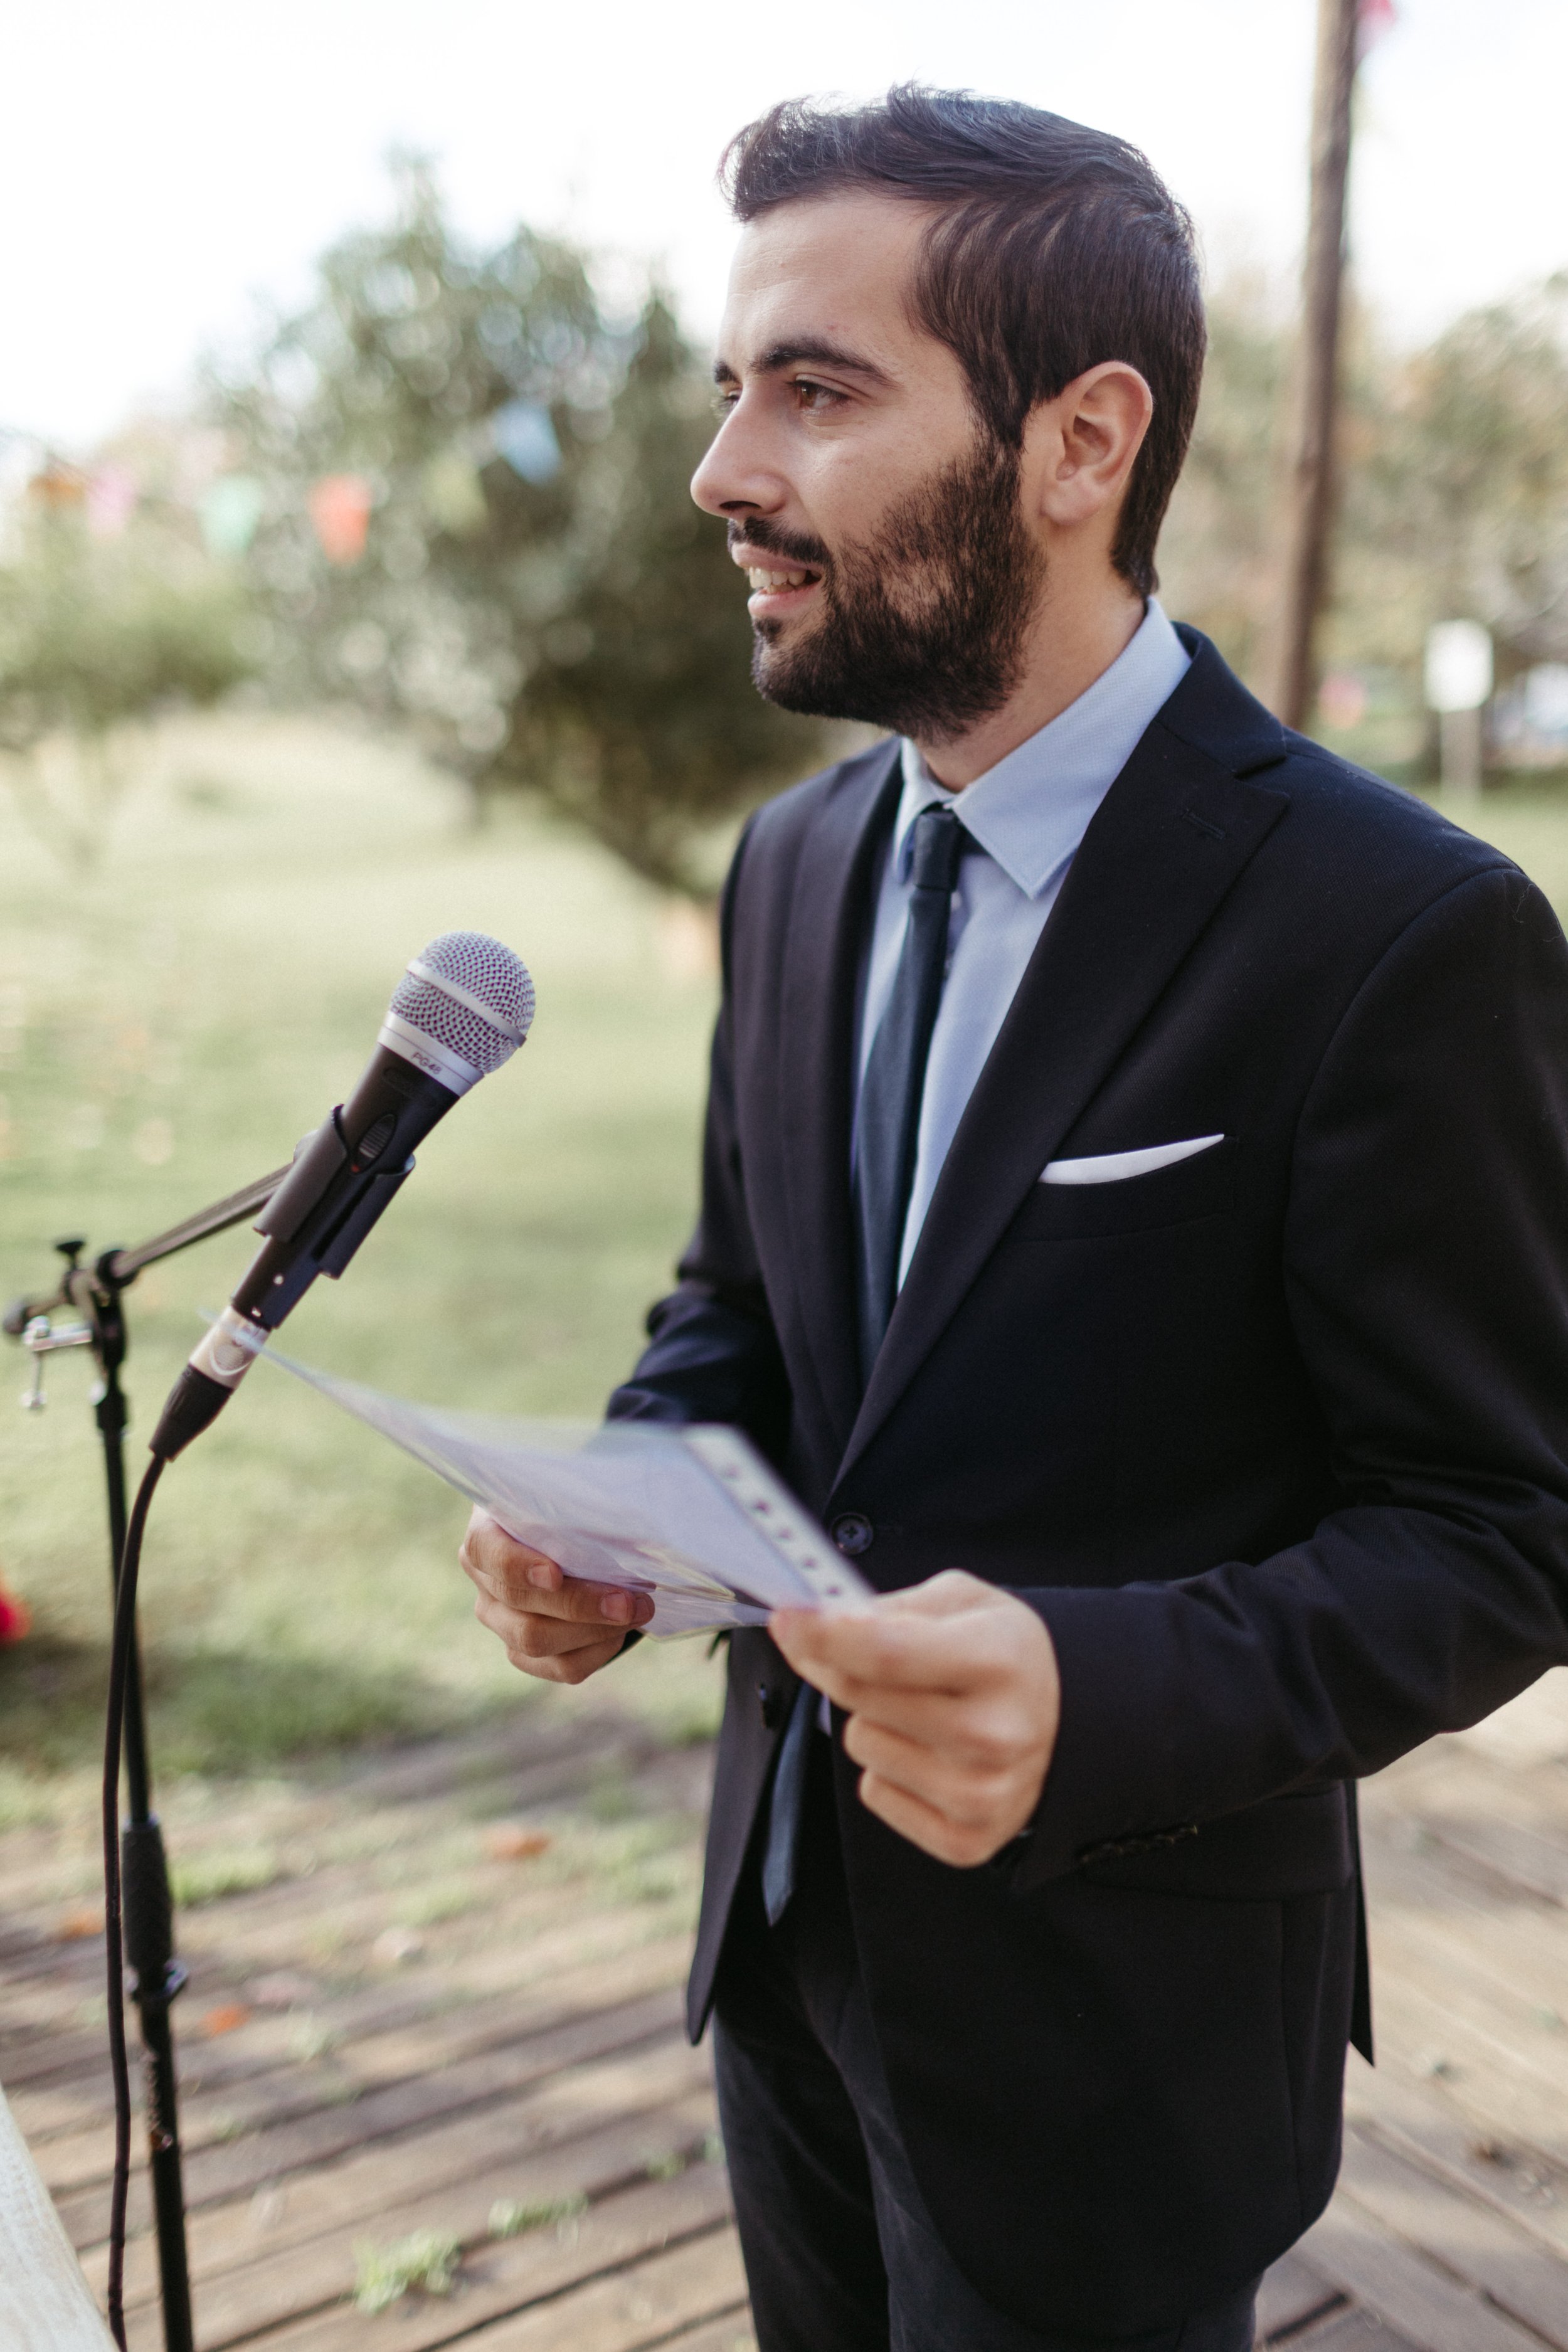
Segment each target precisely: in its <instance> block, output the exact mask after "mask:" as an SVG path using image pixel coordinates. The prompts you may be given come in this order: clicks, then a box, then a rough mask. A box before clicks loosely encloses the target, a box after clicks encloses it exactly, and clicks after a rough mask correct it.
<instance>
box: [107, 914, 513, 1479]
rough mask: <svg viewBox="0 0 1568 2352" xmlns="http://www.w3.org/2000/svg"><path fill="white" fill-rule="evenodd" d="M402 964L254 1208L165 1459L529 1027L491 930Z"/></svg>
mask: <svg viewBox="0 0 1568 2352" xmlns="http://www.w3.org/2000/svg"><path fill="white" fill-rule="evenodd" d="M408 975H409V976H408V978H406V979H405V981H404V982H402V984H401V985H400V986H399V988H398V990H397V992H396V994H395V996H394V998H393V1000H392V1005H391V1009H390V1010H389V1012H388V1013H387V1016H386V1019H385V1021H384V1023H383V1024H382V1028H381V1034H380V1037H379V1039H378V1041H377V1044H376V1049H375V1051H374V1054H373V1055H371V1058H370V1061H369V1063H368V1064H367V1066H366V1067H365V1070H364V1073H363V1076H362V1077H361V1079H360V1082H359V1084H358V1086H357V1087H355V1088H354V1091H353V1095H352V1097H350V1099H349V1100H348V1102H347V1103H340V1104H339V1105H338V1107H337V1108H335V1109H334V1110H333V1111H332V1112H331V1115H330V1117H329V1118H325V1119H324V1120H323V1121H322V1123H321V1126H320V1127H319V1128H317V1129H316V1130H315V1132H314V1133H313V1134H311V1135H308V1136H307V1137H306V1138H305V1139H304V1141H303V1142H302V1143H301V1144H300V1149H299V1150H298V1151H297V1152H296V1154H295V1157H294V1164H293V1166H292V1168H291V1169H290V1170H289V1173H288V1175H287V1176H286V1177H285V1178H284V1179H283V1181H282V1183H281V1184H279V1187H278V1190H277V1191H276V1192H274V1193H273V1195H272V1197H271V1199H270V1200H269V1201H268V1203H267V1205H266V1207H265V1209H264V1210H263V1211H262V1213H261V1215H260V1216H259V1217H258V1219H257V1221H256V1231H257V1232H258V1234H262V1235H263V1237H264V1238H263V1242H262V1246H261V1248H260V1249H259V1250H258V1252H257V1254H256V1255H255V1257H254V1258H253V1259H252V1260H251V1262H250V1265H249V1266H248V1267H247V1270H246V1273H245V1275H244V1276H243V1278H242V1280H241V1282H240V1284H239V1287H238V1288H237V1290H236V1292H235V1294H234V1296H233V1297H232V1298H231V1299H230V1301H229V1303H228V1305H227V1306H226V1307H225V1309H224V1311H223V1313H222V1314H221V1315H220V1316H219V1318H218V1319H217V1321H216V1323H215V1324H214V1325H213V1326H212V1328H211V1329H210V1330H209V1331H208V1332H207V1333H206V1335H205V1338H204V1339H202V1340H201V1342H200V1343H199V1345H198V1346H197V1347H196V1348H195V1350H194V1351H193V1353H192V1356H191V1359H190V1361H189V1363H188V1364H187V1365H186V1366H185V1369H184V1371H183V1372H182V1373H181V1375H180V1377H179V1379H178V1380H177V1381H175V1383H174V1388H173V1389H172V1390H171V1391H170V1393H169V1398H168V1402H167V1403H166V1404H165V1405H164V1407H163V1415H162V1417H161V1419H160V1420H159V1423H158V1426H157V1428H156V1429H155V1430H154V1432H153V1439H152V1450H153V1453H154V1454H156V1455H158V1456H159V1457H160V1459H162V1460H163V1461H172V1460H173V1459H174V1455H175V1454H179V1453H181V1452H183V1450H184V1447H185V1446H187V1445H188V1444H190V1442H191V1440H192V1439H193V1438H194V1437H196V1436H199V1435H200V1433H201V1432H202V1431H203V1430H204V1429H205V1428H207V1427H208V1426H209V1425H210V1423H212V1422H214V1421H216V1418H217V1415H218V1414H219V1413H220V1412H222V1410H223V1408H224V1406H225V1405H226V1403H227V1402H228V1400H229V1398H230V1396H231V1395H232V1394H233V1392H234V1391H235V1390H236V1389H237V1387H238V1385H239V1383H240V1381H242V1380H243V1379H244V1377H245V1375H246V1373H247V1371H248V1370H249V1369H250V1367H251V1365H252V1363H254V1361H255V1360H256V1358H257V1356H258V1354H259V1353H260V1351H261V1349H263V1348H264V1347H265V1346H266V1344H267V1340H268V1335H269V1334H270V1333H271V1332H273V1331H276V1330H277V1328H278V1327H279V1324H280V1323H281V1322H282V1321H283V1319H284V1318H285V1316H287V1315H288V1314H289V1312H290V1310H291V1309H292V1308H293V1307H295V1306H297V1305H298V1303H299V1301H300V1299H301V1298H302V1297H304V1295H305V1293H306V1291H307V1290H308V1289H309V1288H310V1285H311V1284H312V1283H313V1282H314V1281H315V1280H316V1279H317V1277H318V1276H321V1275H325V1276H327V1277H328V1279H329V1280H330V1281H334V1282H335V1281H336V1280H337V1278H338V1277H339V1276H340V1275H341V1274H342V1271H343V1269H344V1267H345V1266H346V1265H348V1264H349V1261H350V1259H351V1258H352V1257H353V1255H354V1253H355V1251H356V1250H357V1249H358V1248H359V1245H360V1244H361V1243H362V1242H363V1240H364V1238H365V1235H366V1234H368V1233H369V1232H370V1230H371V1228H372V1226H373V1225H374V1224H375V1223H376V1222H377V1220H378V1219H379V1218H380V1217H381V1215H382V1213H384V1210H385V1209H386V1207H387V1205H388V1203H389V1202H391V1200H392V1198H393V1196H394V1194H395V1192H396V1191H397V1189H398V1187H399V1185H401V1184H402V1183H403V1181H405V1178H406V1177H407V1176H408V1174H409V1172H410V1171H411V1170H412V1169H413V1166H414V1157H413V1155H414V1150H415V1147H416V1145H417V1144H419V1143H421V1142H423V1141H424V1139H425V1138H426V1135H428V1134H429V1132H430V1130H431V1129H432V1128H433V1127H434V1126H435V1125H436V1122H437V1119H440V1118H445V1116H446V1114H447V1111H449V1110H450V1109H451V1108H452V1105H453V1104H454V1103H455V1102H457V1101H458V1099H459V1097H461V1096H463V1095H465V1094H466V1093H467V1092H468V1089H469V1087H473V1086H475V1085H477V1084H478V1082H479V1079H480V1078H481V1077H483V1076H486V1075H487V1073H488V1072H489V1070H491V1069H496V1068H499V1067H500V1064H501V1063H502V1062H504V1061H506V1060H507V1059H509V1058H510V1055H512V1054H513V1053H514V1052H515V1051H516V1049H517V1047H518V1046H519V1045H521V1044H522V1042H523V1040H524V1038H525V1037H526V1036H527V1034H528V1029H529V1024H530V1023H531V1020H532V1017H533V984H532V982H531V980H530V979H529V976H528V972H527V970H526V968H525V967H524V966H523V964H522V963H521V961H519V959H518V958H517V957H516V956H514V955H513V954H512V953H511V952H510V949H507V948H503V947H501V946H500V943H499V942H498V941H496V940H486V939H482V938H480V937H479V936H478V935H476V934H474V933H471V932H462V931H459V932H452V933H448V934H447V935H446V937H444V938H442V939H439V940H434V941H433V942H432V944H431V945H430V946H429V947H428V948H426V950H425V953H424V955H423V956H422V957H418V958H416V960H415V961H414V962H413V963H411V964H410V965H409V967H408ZM459 975H460V976H459Z"/></svg>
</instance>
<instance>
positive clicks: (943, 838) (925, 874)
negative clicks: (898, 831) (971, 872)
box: [910, 801, 967, 897]
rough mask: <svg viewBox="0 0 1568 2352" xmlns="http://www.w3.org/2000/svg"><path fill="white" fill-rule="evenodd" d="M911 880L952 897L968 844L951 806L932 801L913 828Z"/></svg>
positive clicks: (917, 885) (921, 886) (923, 887)
mask: <svg viewBox="0 0 1568 2352" xmlns="http://www.w3.org/2000/svg"><path fill="white" fill-rule="evenodd" d="M966 846H967V844H966V841H965V837H964V831H963V825H962V824H960V823H959V821H958V819H957V817H956V816H954V814H953V813H952V810H951V809H950V808H945V807H944V806H943V805H942V802H941V801H933V802H932V803H931V806H930V808H927V809H921V813H920V814H919V816H917V817H916V819H915V821H914V824H912V825H911V826H910V881H911V882H912V883H913V885H914V887H915V888H916V889H917V890H941V891H942V892H943V893H944V895H946V896H948V897H951V896H952V886H953V884H954V883H955V882H956V881H957V879H958V866H959V860H960V859H961V858H962V856H963V852H964V849H965V847H966Z"/></svg>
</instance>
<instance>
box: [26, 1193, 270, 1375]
mask: <svg viewBox="0 0 1568 2352" xmlns="http://www.w3.org/2000/svg"><path fill="white" fill-rule="evenodd" d="M288 1173H289V1170H288V1169H287V1168H274V1169H273V1171H272V1172H271V1174H270V1175H269V1176H258V1178H257V1179H256V1181H255V1182H254V1183H250V1184H247V1185H245V1186H244V1187H243V1189H242V1190H241V1191H239V1192H230V1193H228V1194H226V1196H225V1198H224V1199H223V1200H221V1201H215V1202H213V1203H212V1206H211V1207H210V1208H207V1209H198V1210H197V1211H196V1212H195V1215H194V1216H189V1217H184V1218H182V1220H181V1222H180V1223H178V1224H177V1225H171V1226H170V1227H169V1228H168V1230H167V1232H166V1233H162V1234H153V1238H152V1240H151V1241H146V1242H139V1243H138V1244H136V1246H135V1248H134V1249H114V1250H106V1251H105V1252H104V1254H103V1255H102V1256H101V1257H100V1259H99V1261H98V1264H97V1265H96V1266H95V1267H94V1269H93V1272H92V1274H90V1275H89V1274H87V1273H86V1272H85V1270H84V1269H83V1268H81V1267H79V1266H73V1267H72V1268H71V1270H70V1272H69V1273H68V1275H67V1276H65V1278H64V1280H63V1281H62V1282H61V1283H60V1284H59V1286H58V1288H57V1289H55V1290H52V1291H51V1292H50V1293H49V1295H48V1297H47V1298H14V1299H13V1300H12V1301H11V1304H10V1305H9V1307H6V1309H5V1315H4V1316H3V1317H0V1329H3V1330H4V1331H5V1334H6V1336H7V1338H9V1339H20V1338H21V1336H22V1334H23V1332H24V1331H25V1330H26V1328H27V1326H28V1324H29V1323H31V1322H32V1321H33V1319H34V1318H35V1317H36V1316H39V1315H52V1314H53V1312H54V1310H55V1308H56V1307H73V1306H80V1305H81V1304H82V1300H81V1297H80V1295H79V1286H80V1285H81V1283H82V1282H83V1281H84V1280H86V1281H88V1282H91V1281H93V1280H94V1279H96V1280H97V1281H98V1282H100V1283H101V1284H102V1286H104V1288H105V1289H107V1290H110V1291H115V1290H123V1289H124V1288H125V1286H126V1285H127V1284H128V1283H131V1282H134V1281H135V1279H136V1276H138V1275H139V1274H140V1273H141V1272H142V1267H143V1266H148V1265H157V1263H158V1261H159V1259H160V1258H165V1257H173V1256H174V1253H175V1251H176V1250H183V1249H189V1248H190V1246H191V1244H192V1243H193V1242H205V1240H206V1239H207V1237H208V1235H209V1234H221V1233H225V1232H226V1230H227V1229H228V1227H229V1226H230V1225H239V1224H243V1223H244V1222H245V1220H246V1218H247V1217H248V1216H252V1215H254V1213H256V1211H257V1210H258V1209H262V1208H265V1207H266V1205H267V1203H268V1201H269V1200H270V1199H271V1198H272V1195H273V1193H274V1192H276V1191H277V1190H278V1187H279V1184H281V1182H282V1181H283V1179H284V1177H285V1176H287V1175H288Z"/></svg>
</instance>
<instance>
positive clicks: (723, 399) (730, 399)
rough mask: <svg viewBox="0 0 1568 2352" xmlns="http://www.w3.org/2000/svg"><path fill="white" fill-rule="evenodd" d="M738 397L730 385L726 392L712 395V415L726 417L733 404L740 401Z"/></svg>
mask: <svg viewBox="0 0 1568 2352" xmlns="http://www.w3.org/2000/svg"><path fill="white" fill-rule="evenodd" d="M740 397H741V395H740V394H739V392H738V391H737V390H736V389H735V387H734V386H733V385H732V384H731V387H730V388H729V390H728V391H727V392H716V393H715V394H714V395H713V414H714V415H715V416H728V415H729V414H730V411H731V409H732V408H733V407H734V405H735V403H736V402H737V401H738V400H739V399H740Z"/></svg>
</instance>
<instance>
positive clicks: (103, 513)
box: [87, 466, 142, 539]
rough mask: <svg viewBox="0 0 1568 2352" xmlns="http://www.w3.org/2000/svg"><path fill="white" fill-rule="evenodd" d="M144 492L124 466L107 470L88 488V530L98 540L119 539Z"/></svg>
mask: <svg viewBox="0 0 1568 2352" xmlns="http://www.w3.org/2000/svg"><path fill="white" fill-rule="evenodd" d="M141 495H142V494H141V491H140V490H139V489H138V488H137V487H136V477H135V475H134V474H128V473H127V472H126V470H125V468H124V467H123V466H104V467H100V470H99V471H98V472H97V473H96V474H94V475H92V476H91V478H89V482H88V486H87V527H88V529H89V530H90V531H91V533H92V535H93V537H94V539H118V538H119V536H120V534H121V531H122V530H124V528H125V526H126V524H127V523H128V522H129V521H130V520H131V518H132V515H133V514H134V513H135V511H136V504H137V500H138V499H140V497H141Z"/></svg>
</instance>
